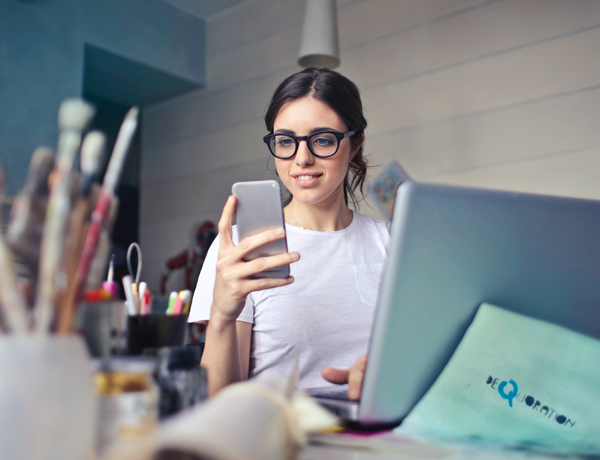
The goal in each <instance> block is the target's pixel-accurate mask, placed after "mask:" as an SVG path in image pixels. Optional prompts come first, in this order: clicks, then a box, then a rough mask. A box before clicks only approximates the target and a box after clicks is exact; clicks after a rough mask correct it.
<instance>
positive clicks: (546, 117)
mask: <svg viewBox="0 0 600 460" xmlns="http://www.w3.org/2000/svg"><path fill="white" fill-rule="evenodd" d="M599 125H600V88H596V89H595V90H590V91H584V92H578V93H574V94H571V95H567V96H563V97H556V98H552V99H545V100H542V101H539V102H536V103H531V104H525V105H520V106H517V107H513V108H509V109H503V110H498V111H492V112H488V113H485V114H474V115H472V116H467V117H462V118H458V119H454V120H449V121H445V122H443V123H437V124H432V125H428V126H423V127H420V128H418V129H411V130H402V129H400V130H399V131H398V132H393V133H389V134H386V135H383V136H381V137H377V136H371V137H370V138H369V137H368V136H367V139H368V144H366V149H367V150H366V151H367V153H369V154H371V155H372V159H373V162H374V163H380V164H387V163H389V162H391V161H393V160H398V161H399V162H400V163H401V164H402V165H403V166H404V167H405V169H406V170H407V172H408V173H409V174H410V175H411V176H413V177H415V178H424V177H427V176H430V175H433V174H440V173H443V172H450V171H454V170H457V169H463V168H468V167H475V166H483V165H486V164H490V165H493V164H496V163H499V162H505V161H511V160H518V159H523V158H528V157H534V156H538V155H543V154H549V153H558V152H568V151H570V150H573V149H580V148H586V147H591V146H595V145H600V130H599V129H597V128H596V127H597V126H599Z"/></svg>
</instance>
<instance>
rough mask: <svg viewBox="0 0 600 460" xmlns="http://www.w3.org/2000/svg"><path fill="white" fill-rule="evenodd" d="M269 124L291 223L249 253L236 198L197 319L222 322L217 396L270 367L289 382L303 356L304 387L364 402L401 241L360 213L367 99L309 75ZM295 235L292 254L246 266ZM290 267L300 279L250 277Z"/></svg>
mask: <svg viewBox="0 0 600 460" xmlns="http://www.w3.org/2000/svg"><path fill="white" fill-rule="evenodd" d="M265 123H266V126H267V130H268V131H269V132H270V133H271V134H269V135H267V136H265V138H264V140H265V143H266V144H267V146H268V148H269V150H270V152H271V154H272V155H273V156H274V157H275V166H276V168H277V174H278V176H279V178H280V180H281V182H282V183H283V185H284V186H285V187H286V188H287V190H288V191H289V192H290V195H291V200H290V201H289V204H287V206H286V207H285V208H284V218H285V222H286V225H285V229H278V230H270V231H266V232H263V233H261V234H259V235H256V236H253V237H249V238H246V239H244V240H243V241H242V242H240V244H237V232H236V229H235V227H233V228H232V221H233V216H234V212H235V206H236V202H235V198H234V197H233V196H230V197H229V199H228V200H227V203H226V204H225V207H224V209H223V214H222V217H221V220H220V222H219V237H218V238H217V240H215V243H214V244H213V245H212V247H211V249H210V250H209V253H208V255H207V258H206V262H205V264H204V268H203V270H202V272H201V274H200V277H199V280H198V286H197V288H196V293H195V295H194V300H193V303H192V310H191V312H190V318H189V321H192V322H193V321H207V320H208V319H209V318H210V321H208V325H207V331H206V346H205V349H204V354H203V357H202V365H203V366H205V367H206V368H207V371H208V379H209V393H210V394H214V393H216V392H217V391H218V390H219V389H221V388H223V387H224V386H226V385H227V384H229V383H233V382H237V381H241V380H245V379H247V378H248V376H249V375H257V374H258V373H260V372H262V371H264V370H265V369H277V370H280V371H281V372H283V373H288V372H289V371H290V369H291V368H292V365H293V362H294V359H295V356H296V354H298V357H299V363H300V376H299V387H300V388H314V387H322V386H325V385H327V384H328V382H330V383H334V384H342V383H349V387H348V396H349V397H350V398H351V399H358V397H359V396H360V389H361V385H362V377H363V373H364V368H365V365H366V356H365V355H366V353H367V348H368V342H369V334H370V331H371V323H372V320H373V314H374V308H375V301H376V297H377V291H378V286H379V280H380V277H381V273H382V270H383V263H384V261H385V258H386V257H387V243H388V240H389V232H388V228H387V226H386V224H385V223H384V222H383V221H380V220H376V219H372V218H370V217H367V216H363V215H361V214H358V213H357V212H353V211H351V210H350V209H349V208H348V201H351V202H353V203H355V202H356V199H355V191H356V190H357V189H358V190H360V192H361V193H362V187H363V183H364V180H365V177H366V168H367V165H366V162H365V160H364V158H363V144H364V130H365V128H366V126H367V122H366V120H365V118H364V116H363V113H362V103H361V100H360V94H359V92H358V89H357V88H356V85H354V83H352V82H351V81H350V80H348V79H347V78H346V77H343V76H342V75H340V74H338V73H337V72H334V71H331V70H328V69H314V68H310V69H306V70H304V71H302V72H298V73H296V74H294V75H292V76H290V77H289V78H287V79H286V80H285V81H284V82H283V83H281V85H280V86H279V87H278V88H277V90H276V91H275V94H274V95H273V98H272V100H271V104H270V106H269V109H268V111H267V114H266V116H265ZM284 234H287V241H288V248H289V253H287V254H282V255H277V256H272V257H266V258H261V259H256V260H254V261H252V262H243V260H242V259H243V257H244V256H245V255H246V254H248V253H249V252H251V251H252V250H254V249H256V248H257V247H260V246H262V245H264V244H266V243H268V242H270V241H274V240H277V239H280V238H283V236H284ZM285 264H291V274H292V275H293V277H292V276H290V277H289V278H287V279H261V280H255V279H251V278H250V277H251V275H253V274H255V273H259V272H261V271H264V270H266V269H269V268H274V267H277V266H281V265H285ZM211 293H212V295H211ZM324 379H325V380H324Z"/></svg>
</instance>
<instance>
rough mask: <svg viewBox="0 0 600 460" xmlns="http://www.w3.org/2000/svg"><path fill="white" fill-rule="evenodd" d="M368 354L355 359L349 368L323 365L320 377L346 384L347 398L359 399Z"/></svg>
mask: <svg viewBox="0 0 600 460" xmlns="http://www.w3.org/2000/svg"><path fill="white" fill-rule="evenodd" d="M367 359H368V356H363V357H361V358H359V359H357V360H356V362H355V363H354V364H353V365H352V366H350V368H349V369H335V368H333V367H324V368H323V369H321V377H323V378H324V379H325V380H327V381H328V382H331V383H336V384H338V385H343V384H345V383H347V384H348V399H352V400H357V399H360V394H361V392H362V384H363V380H364V378H365V369H366V367H367Z"/></svg>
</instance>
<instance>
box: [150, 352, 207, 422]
mask: <svg viewBox="0 0 600 460" xmlns="http://www.w3.org/2000/svg"><path fill="white" fill-rule="evenodd" d="M159 363H160V364H159V367H158V372H157V380H158V386H159V389H160V399H159V417H160V418H161V419H162V418H164V417H167V416H169V415H172V414H175V413H177V412H179V411H180V410H182V409H184V408H186V407H190V406H193V405H194V404H197V403H199V402H201V401H203V400H205V399H206V398H207V397H208V384H207V381H206V370H205V369H204V368H203V367H200V350H197V349H196V347H192V346H186V347H176V348H163V349H161V350H160V351H159Z"/></svg>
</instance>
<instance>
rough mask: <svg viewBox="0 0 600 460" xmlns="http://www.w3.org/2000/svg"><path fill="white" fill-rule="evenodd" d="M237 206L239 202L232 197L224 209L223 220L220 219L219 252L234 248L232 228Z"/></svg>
mask: <svg viewBox="0 0 600 460" xmlns="http://www.w3.org/2000/svg"><path fill="white" fill-rule="evenodd" d="M236 204H237V201H236V198H235V196H233V195H230V196H229V198H227V202H226V203H225V206H224V207H223V212H222V213H221V219H219V224H218V229H219V250H220V252H221V253H224V252H226V251H228V250H229V249H231V248H233V247H234V244H233V238H232V236H231V226H232V225H233V215H234V213H235V207H236Z"/></svg>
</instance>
